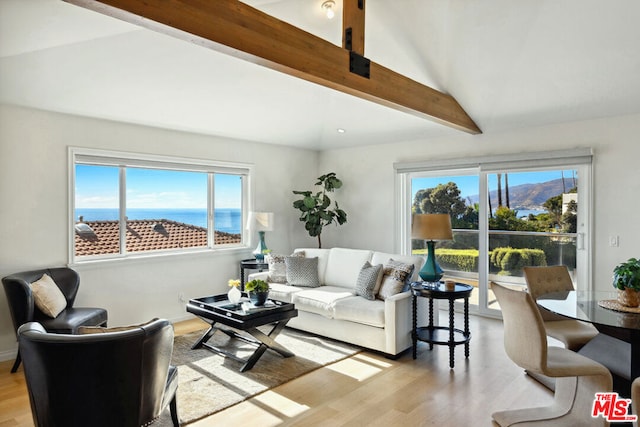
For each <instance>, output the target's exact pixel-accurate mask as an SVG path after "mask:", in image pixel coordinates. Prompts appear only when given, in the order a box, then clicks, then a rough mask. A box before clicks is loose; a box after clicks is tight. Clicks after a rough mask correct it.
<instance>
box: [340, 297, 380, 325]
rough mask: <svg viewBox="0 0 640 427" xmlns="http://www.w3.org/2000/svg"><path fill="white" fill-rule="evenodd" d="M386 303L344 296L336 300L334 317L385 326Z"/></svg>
mask: <svg viewBox="0 0 640 427" xmlns="http://www.w3.org/2000/svg"><path fill="white" fill-rule="evenodd" d="M384 305H385V302H384V301H381V300H374V301H370V300H366V299H364V298H360V297H349V298H342V299H339V300H337V301H336V302H335V306H334V309H333V313H334V318H335V319H340V320H347V321H350V322H355V323H362V324H364V325H369V326H375V327H377V328H384Z"/></svg>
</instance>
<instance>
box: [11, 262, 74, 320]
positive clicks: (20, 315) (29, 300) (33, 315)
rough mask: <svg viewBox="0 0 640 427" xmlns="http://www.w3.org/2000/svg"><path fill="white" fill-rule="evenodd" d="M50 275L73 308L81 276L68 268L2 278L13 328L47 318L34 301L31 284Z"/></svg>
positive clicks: (25, 272) (47, 269)
mask: <svg viewBox="0 0 640 427" xmlns="http://www.w3.org/2000/svg"><path fill="white" fill-rule="evenodd" d="M45 273H46V274H48V275H49V276H50V277H51V278H52V279H53V281H54V282H56V285H58V288H60V290H61V291H62V293H63V294H64V297H65V299H66V300H67V307H73V304H74V302H75V299H76V295H77V294H78V288H79V287H80V276H79V275H78V273H77V272H76V271H75V270H72V269H70V268H67V267H58V268H46V269H41V270H31V271H23V272H21V273H15V274H11V275H9V276H6V277H3V278H2V285H3V286H4V292H5V294H6V295H7V303H8V304H9V309H10V310H11V318H12V320H13V326H14V328H15V330H16V331H17V330H18V328H19V327H20V326H21V325H23V324H25V323H27V322H32V321H34V320H38V319H41V318H45V317H46V316H45V315H44V314H43V313H42V312H40V310H39V309H38V308H37V307H36V306H35V304H34V301H33V294H32V293H31V283H33V282H35V281H36V280H39V279H40V278H41V277H42V275H43V274H45Z"/></svg>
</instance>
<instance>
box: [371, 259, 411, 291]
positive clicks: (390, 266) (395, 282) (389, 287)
mask: <svg viewBox="0 0 640 427" xmlns="http://www.w3.org/2000/svg"><path fill="white" fill-rule="evenodd" d="M413 268H414V266H413V264H405V263H403V262H399V261H395V260H393V259H390V260H389V261H388V262H387V263H386V264H385V265H384V275H383V276H382V285H381V286H380V291H379V292H378V299H381V300H385V299H387V298H389V297H390V296H392V295H395V294H398V293H400V292H402V290H403V289H404V287H405V286H406V285H407V284H408V280H409V279H410V278H411V273H413Z"/></svg>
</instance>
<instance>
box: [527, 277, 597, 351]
mask: <svg viewBox="0 0 640 427" xmlns="http://www.w3.org/2000/svg"><path fill="white" fill-rule="evenodd" d="M523 272H524V278H525V281H526V282H527V290H528V291H529V293H530V294H531V296H532V297H533V300H534V301H535V300H537V299H538V297H539V296H541V295H544V294H547V293H550V292H561V291H573V290H574V287H573V282H572V280H571V276H570V275H569V270H568V269H567V267H566V266H565V265H555V266H548V267H547V266H545V267H523ZM536 305H537V304H536ZM537 307H538V310H539V311H540V314H541V315H542V320H543V322H544V327H545V330H546V333H547V335H548V336H550V337H551V338H555V339H557V340H558V341H560V342H562V343H563V344H564V346H565V347H566V348H568V349H569V350H573V351H578V350H580V348H581V347H582V346H583V345H585V344H586V343H587V342H589V341H590V340H591V339H592V338H594V337H595V336H596V335H598V330H597V329H596V328H595V327H594V326H593V325H592V324H590V323H586V322H581V321H580V320H575V319H567V318H566V317H563V316H560V315H558V314H555V313H552V312H551V311H549V310H547V309H546V308H544V307H541V306H539V305H537Z"/></svg>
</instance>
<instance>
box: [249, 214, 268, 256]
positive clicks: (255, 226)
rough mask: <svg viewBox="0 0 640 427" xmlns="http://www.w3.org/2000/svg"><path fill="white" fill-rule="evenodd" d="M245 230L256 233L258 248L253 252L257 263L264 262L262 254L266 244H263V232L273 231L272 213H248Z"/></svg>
mask: <svg viewBox="0 0 640 427" xmlns="http://www.w3.org/2000/svg"><path fill="white" fill-rule="evenodd" d="M247 230H253V231H257V232H258V237H259V241H258V246H257V247H256V250H255V251H253V256H255V257H256V260H257V261H260V262H264V254H265V251H266V250H267V244H266V243H265V242H264V232H265V231H272V230H273V212H249V218H248V219H247Z"/></svg>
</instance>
